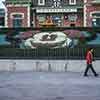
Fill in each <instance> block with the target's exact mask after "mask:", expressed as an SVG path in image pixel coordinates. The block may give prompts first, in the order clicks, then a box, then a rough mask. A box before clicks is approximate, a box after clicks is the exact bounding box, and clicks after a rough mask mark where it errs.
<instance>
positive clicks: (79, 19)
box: [32, 0, 84, 27]
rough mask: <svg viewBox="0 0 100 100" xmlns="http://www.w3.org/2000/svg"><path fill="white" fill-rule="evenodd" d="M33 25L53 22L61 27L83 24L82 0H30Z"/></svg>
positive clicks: (37, 25)
mask: <svg viewBox="0 0 100 100" xmlns="http://www.w3.org/2000/svg"><path fill="white" fill-rule="evenodd" d="M32 3H33V6H32V12H33V23H34V24H33V26H36V27H41V25H42V24H43V23H46V22H48V23H51V22H52V23H53V24H54V25H55V26H62V27H71V26H74V27H82V26H83V19H84V17H83V16H84V15H83V12H84V10H83V7H84V6H83V3H84V0H32Z"/></svg>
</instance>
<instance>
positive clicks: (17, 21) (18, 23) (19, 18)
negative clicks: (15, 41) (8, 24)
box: [13, 14, 22, 27]
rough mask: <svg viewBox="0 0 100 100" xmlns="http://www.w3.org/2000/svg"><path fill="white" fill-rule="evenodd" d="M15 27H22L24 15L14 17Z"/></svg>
mask: <svg viewBox="0 0 100 100" xmlns="http://www.w3.org/2000/svg"><path fill="white" fill-rule="evenodd" d="M13 27H22V15H21V14H14V15H13Z"/></svg>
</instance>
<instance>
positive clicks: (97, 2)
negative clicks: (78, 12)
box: [84, 0, 100, 27]
mask: <svg viewBox="0 0 100 100" xmlns="http://www.w3.org/2000/svg"><path fill="white" fill-rule="evenodd" d="M84 13H85V25H84V26H86V27H100V0H86V1H85V7H84Z"/></svg>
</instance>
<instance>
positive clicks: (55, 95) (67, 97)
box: [0, 72, 100, 100]
mask: <svg viewBox="0 0 100 100" xmlns="http://www.w3.org/2000/svg"><path fill="white" fill-rule="evenodd" d="M0 100H100V77H98V78H95V77H94V76H92V75H90V76H89V77H83V76H82V74H81V73H71V72H66V73H43V72H16V73H14V72H0Z"/></svg>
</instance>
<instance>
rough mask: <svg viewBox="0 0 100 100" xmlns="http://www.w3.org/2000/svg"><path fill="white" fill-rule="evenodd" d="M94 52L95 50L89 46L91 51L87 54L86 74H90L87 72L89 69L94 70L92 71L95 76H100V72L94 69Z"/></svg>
mask: <svg viewBox="0 0 100 100" xmlns="http://www.w3.org/2000/svg"><path fill="white" fill-rule="evenodd" d="M93 52H94V50H93V48H89V51H88V52H87V54H86V63H87V67H86V69H85V72H84V76H88V75H87V72H88V70H89V69H91V70H92V72H93V74H94V76H95V77H97V76H98V74H97V73H96V71H95V70H94V68H93V65H92V62H93V61H94V59H93Z"/></svg>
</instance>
